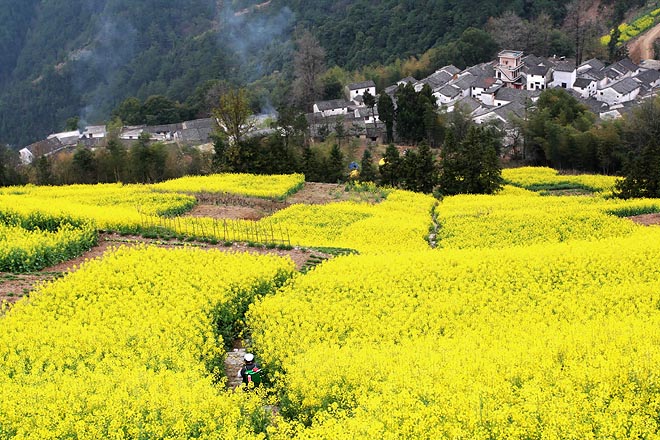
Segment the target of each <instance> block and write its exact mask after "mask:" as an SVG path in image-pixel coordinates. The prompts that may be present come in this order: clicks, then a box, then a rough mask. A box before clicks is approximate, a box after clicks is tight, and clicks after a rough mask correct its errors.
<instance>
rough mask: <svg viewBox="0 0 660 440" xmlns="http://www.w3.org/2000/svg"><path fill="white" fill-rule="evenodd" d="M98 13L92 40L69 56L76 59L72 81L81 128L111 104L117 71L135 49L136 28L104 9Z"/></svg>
mask: <svg viewBox="0 0 660 440" xmlns="http://www.w3.org/2000/svg"><path fill="white" fill-rule="evenodd" d="M101 17H102V20H101V22H100V24H99V26H98V30H97V33H96V35H95V37H94V40H93V41H92V42H91V43H90V44H89V45H88V46H87V47H85V48H84V49H81V50H79V51H77V52H75V53H74V54H72V55H71V56H70V59H71V60H73V61H75V62H76V63H75V67H74V73H73V84H74V87H75V88H76V89H77V91H78V92H79V93H80V94H81V96H82V98H81V104H83V108H82V109H81V111H80V115H79V118H80V122H79V127H81V128H84V127H85V126H86V125H87V123H88V122H89V121H97V120H101V119H103V118H104V112H105V111H107V110H108V108H109V107H110V106H112V104H113V97H114V96H115V92H116V91H115V90H114V86H115V85H116V84H117V83H118V82H119V78H118V75H119V71H120V69H121V68H122V67H123V66H125V65H126V64H127V63H128V62H130V61H131V58H132V57H133V55H134V53H135V42H136V39H137V31H136V29H135V28H134V27H133V26H132V25H131V24H130V23H128V22H127V21H120V20H117V19H115V18H113V17H112V16H111V15H110V14H108V13H105V12H104V13H103V14H102V16H101Z"/></svg>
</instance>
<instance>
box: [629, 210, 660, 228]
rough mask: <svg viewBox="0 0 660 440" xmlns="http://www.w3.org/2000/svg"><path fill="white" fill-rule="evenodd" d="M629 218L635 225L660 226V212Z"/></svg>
mask: <svg viewBox="0 0 660 440" xmlns="http://www.w3.org/2000/svg"><path fill="white" fill-rule="evenodd" d="M628 218H629V219H630V220H632V221H634V222H635V223H637V224H640V225H644V226H653V225H660V213H658V212H656V213H653V214H642V215H634V216H632V217H628Z"/></svg>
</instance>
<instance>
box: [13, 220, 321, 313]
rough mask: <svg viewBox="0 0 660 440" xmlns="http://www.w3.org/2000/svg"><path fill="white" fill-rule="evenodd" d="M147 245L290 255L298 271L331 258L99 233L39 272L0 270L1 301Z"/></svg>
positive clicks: (237, 245) (292, 251)
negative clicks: (116, 251) (85, 247)
mask: <svg viewBox="0 0 660 440" xmlns="http://www.w3.org/2000/svg"><path fill="white" fill-rule="evenodd" d="M143 244H150V245H154V246H160V247H166V248H180V247H182V246H195V247H199V248H201V249H218V250H221V251H225V252H249V253H253V254H261V255H265V254H274V255H278V256H280V257H289V258H291V259H292V260H293V262H294V264H295V265H296V268H297V269H298V270H300V269H302V268H303V267H304V266H305V263H307V261H308V260H309V259H310V257H312V256H321V257H323V258H329V257H331V256H330V255H328V254H324V253H322V252H318V251H311V250H309V249H300V248H294V249H290V250H286V249H277V248H275V249H266V248H264V247H249V246H247V244H245V243H233V244H232V245H231V246H225V245H223V244H217V245H212V244H209V243H201V242H180V241H162V240H155V239H147V238H143V237H140V236H121V235H119V234H114V233H111V234H101V235H100V236H99V241H98V245H97V246H94V247H93V248H92V249H90V250H89V251H87V252H85V253H84V254H83V255H81V256H80V257H78V258H74V259H72V260H68V261H65V262H62V263H59V264H57V265H55V266H51V267H47V268H45V269H43V270H41V271H39V272H33V273H29V274H13V273H6V272H0V302H2V301H7V302H8V303H14V302H16V301H18V300H19V299H21V298H22V297H24V296H26V295H28V294H29V292H30V291H31V290H33V289H34V288H35V287H36V286H37V285H39V283H42V282H48V281H52V280H54V279H56V278H59V277H61V276H63V275H64V274H65V273H67V272H73V271H75V270H77V269H78V268H79V267H80V265H82V264H83V263H84V262H85V261H87V260H93V259H95V258H100V257H102V256H103V254H104V253H105V252H107V251H108V250H110V249H112V248H117V247H119V246H138V245H143Z"/></svg>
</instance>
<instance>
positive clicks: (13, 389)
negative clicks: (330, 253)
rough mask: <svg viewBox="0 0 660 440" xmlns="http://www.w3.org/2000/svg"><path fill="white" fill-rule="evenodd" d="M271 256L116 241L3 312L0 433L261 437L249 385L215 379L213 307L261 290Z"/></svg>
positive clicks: (273, 277) (277, 271) (219, 354)
mask: <svg viewBox="0 0 660 440" xmlns="http://www.w3.org/2000/svg"><path fill="white" fill-rule="evenodd" d="M292 271H293V262H292V261H291V260H286V259H282V258H278V257H265V256H261V257H257V256H253V255H249V254H227V253H222V252H218V251H206V252H205V251H200V250H196V249H188V248H186V249H178V250H168V249H158V248H153V247H152V248H139V249H125V248H124V249H120V250H118V251H115V252H114V253H112V254H111V255H108V256H106V257H105V258H104V259H103V260H102V261H101V260H94V261H90V262H87V263H85V264H84V266H83V267H82V268H81V269H80V270H78V271H76V272H74V273H71V274H69V275H68V276H66V277H65V278H63V279H60V280H58V281H55V282H53V283H51V284H48V285H44V286H42V287H41V288H39V289H38V290H37V291H36V292H34V293H32V294H31V295H30V298H29V299H27V300H23V301H19V302H18V303H16V304H15V305H14V306H13V307H12V308H11V309H9V310H8V311H5V314H4V316H3V317H2V318H0V438H19V439H27V438H29V439H47V438H82V439H99V438H117V439H122V438H124V439H128V438H181V439H183V438H192V437H195V438H263V434H260V433H261V432H263V431H264V429H265V423H266V420H267V417H266V413H265V411H264V409H263V405H262V403H261V400H260V399H259V398H257V397H256V396H252V395H248V394H244V393H237V394H233V393H232V392H222V391H220V389H221V387H222V383H220V384H219V385H214V383H213V382H214V377H216V376H217V375H219V374H220V373H221V371H220V370H219V369H218V368H219V366H221V365H222V359H223V357H224V349H223V341H222V340H221V339H220V340H219V336H218V334H217V333H216V332H215V331H214V329H213V326H212V320H213V311H214V310H217V308H218V307H220V308H222V307H227V308H231V307H233V306H232V304H234V303H235V301H236V299H238V298H240V297H241V296H249V297H251V296H253V295H254V294H256V293H261V294H263V293H267V292H268V291H273V290H274V289H275V288H276V287H277V286H279V285H281V284H282V283H283V282H284V281H285V280H286V278H288V277H289V276H290V275H291V273H292Z"/></svg>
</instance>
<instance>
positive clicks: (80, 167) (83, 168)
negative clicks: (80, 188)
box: [73, 147, 97, 183]
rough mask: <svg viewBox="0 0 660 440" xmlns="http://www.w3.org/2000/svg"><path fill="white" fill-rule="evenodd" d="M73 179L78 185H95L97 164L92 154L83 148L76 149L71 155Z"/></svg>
mask: <svg viewBox="0 0 660 440" xmlns="http://www.w3.org/2000/svg"><path fill="white" fill-rule="evenodd" d="M73 172H74V173H75V176H74V179H75V181H76V182H79V183H96V179H97V175H96V172H97V164H96V159H95V158H94V153H92V151H91V150H89V149H88V148H85V147H78V148H77V149H76V152H75V153H74V154H73Z"/></svg>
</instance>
